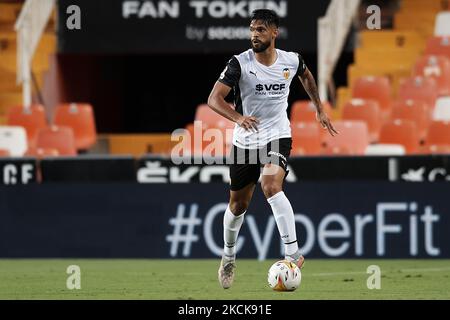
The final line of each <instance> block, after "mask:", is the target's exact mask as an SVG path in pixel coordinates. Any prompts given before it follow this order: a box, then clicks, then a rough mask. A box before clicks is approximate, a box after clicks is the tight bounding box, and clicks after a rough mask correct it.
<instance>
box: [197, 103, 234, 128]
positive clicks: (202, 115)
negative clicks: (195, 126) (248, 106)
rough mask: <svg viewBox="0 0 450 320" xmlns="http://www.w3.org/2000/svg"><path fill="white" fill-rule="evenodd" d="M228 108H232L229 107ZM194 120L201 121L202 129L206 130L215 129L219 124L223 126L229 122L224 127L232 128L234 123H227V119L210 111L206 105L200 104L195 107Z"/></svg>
mask: <svg viewBox="0 0 450 320" xmlns="http://www.w3.org/2000/svg"><path fill="white" fill-rule="evenodd" d="M230 107H233V106H231V105H230ZM195 120H196V121H202V122H203V127H204V128H205V129H208V128H217V127H218V126H219V125H220V124H221V123H222V125H221V126H223V123H226V122H229V123H228V124H226V125H225V126H229V127H231V126H234V123H233V122H232V121H229V120H228V119H226V118H224V117H223V116H221V115H220V114H218V113H217V112H215V111H214V110H212V109H211V108H210V107H209V106H208V105H207V104H201V105H199V106H198V107H197V110H196V112H195Z"/></svg>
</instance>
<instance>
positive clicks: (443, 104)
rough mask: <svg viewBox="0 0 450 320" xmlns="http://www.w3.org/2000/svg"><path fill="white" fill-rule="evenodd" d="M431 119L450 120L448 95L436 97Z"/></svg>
mask: <svg viewBox="0 0 450 320" xmlns="http://www.w3.org/2000/svg"><path fill="white" fill-rule="evenodd" d="M433 120H435V121H450V97H442V98H439V99H437V101H436V106H435V108H434V111H433Z"/></svg>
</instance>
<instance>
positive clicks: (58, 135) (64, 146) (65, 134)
mask: <svg viewBox="0 0 450 320" xmlns="http://www.w3.org/2000/svg"><path fill="white" fill-rule="evenodd" d="M36 148H37V149H39V148H42V149H56V150H58V153H59V155H61V156H75V155H77V151H76V147H75V136H74V134H73V130H72V128H70V127H63V126H60V127H58V126H50V127H47V128H43V129H39V131H38V133H37V137H36Z"/></svg>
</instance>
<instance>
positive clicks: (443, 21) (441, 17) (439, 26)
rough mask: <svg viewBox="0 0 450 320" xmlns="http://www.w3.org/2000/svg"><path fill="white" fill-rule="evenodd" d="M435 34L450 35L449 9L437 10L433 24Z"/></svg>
mask: <svg viewBox="0 0 450 320" xmlns="http://www.w3.org/2000/svg"><path fill="white" fill-rule="evenodd" d="M434 35H435V36H450V11H443V12H439V13H438V15H437V16H436V23H435V26H434Z"/></svg>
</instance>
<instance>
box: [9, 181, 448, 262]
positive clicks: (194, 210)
mask: <svg viewBox="0 0 450 320" xmlns="http://www.w3.org/2000/svg"><path fill="white" fill-rule="evenodd" d="M285 192H286V195H287V196H288V198H289V199H290V201H291V203H292V206H293V208H294V212H295V219H296V222H297V234H298V236H299V245H300V246H301V248H302V250H303V253H304V254H305V255H306V256H307V257H310V258H450V247H449V246H448V244H449V243H450V233H449V232H448V230H450V211H449V205H448V195H449V194H450V184H447V183H427V182H424V183H389V182H373V181H372V182H327V183H325V182H319V183H310V182H305V183H301V184H287V185H286V188H285ZM228 194H229V192H228V187H227V185H225V184H207V185H205V184H189V185H186V184H185V185H182V184H177V185H176V184H149V185H138V184H97V185H95V184H48V185H30V186H17V187H15V188H9V187H5V186H0V257H1V258H13V257H91V258H95V257H98V258H214V257H217V256H219V255H220V254H221V250H222V245H223V239H222V232H223V231H222V220H223V213H224V211H225V209H226V207H227V202H228ZM24 199H26V201H24ZM237 250H238V255H239V257H241V258H257V259H260V260H263V259H276V258H280V257H282V255H283V253H282V244H281V242H280V237H279V233H278V230H277V226H276V223H275V220H274V218H273V215H272V213H271V210H270V206H269V205H268V204H267V201H266V199H265V198H264V196H263V194H262V192H261V190H260V189H259V188H257V189H256V192H255V195H254V197H253V199H252V203H251V205H250V207H249V210H248V212H247V213H246V216H245V222H244V225H243V227H242V229H241V233H240V238H239V240H238V243H237Z"/></svg>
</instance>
